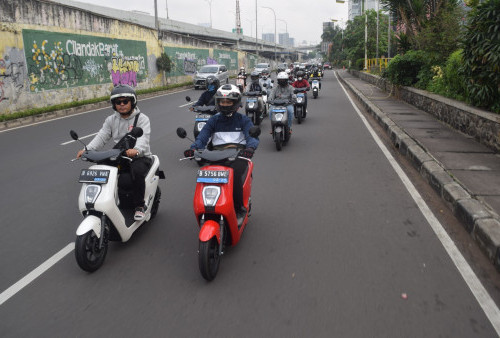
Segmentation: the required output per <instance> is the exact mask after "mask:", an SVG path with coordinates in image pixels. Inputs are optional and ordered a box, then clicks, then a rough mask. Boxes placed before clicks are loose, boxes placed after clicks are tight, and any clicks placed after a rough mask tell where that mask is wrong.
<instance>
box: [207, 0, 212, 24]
mask: <svg viewBox="0 0 500 338" xmlns="http://www.w3.org/2000/svg"><path fill="white" fill-rule="evenodd" d="M205 1H206V2H208V6H209V7H210V28H212V1H213V0H205Z"/></svg>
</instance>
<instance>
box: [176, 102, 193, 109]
mask: <svg viewBox="0 0 500 338" xmlns="http://www.w3.org/2000/svg"><path fill="white" fill-rule="evenodd" d="M190 104H193V103H192V102H188V103H186V104H183V105H182V106H179V108H182V107H185V106H189V105H190Z"/></svg>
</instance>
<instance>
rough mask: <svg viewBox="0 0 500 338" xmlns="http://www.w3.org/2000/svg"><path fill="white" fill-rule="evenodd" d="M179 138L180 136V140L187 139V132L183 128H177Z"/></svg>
mask: <svg viewBox="0 0 500 338" xmlns="http://www.w3.org/2000/svg"><path fill="white" fill-rule="evenodd" d="M177 136H179V137H180V138H186V136H187V132H186V130H185V129H184V128H182V127H179V128H177Z"/></svg>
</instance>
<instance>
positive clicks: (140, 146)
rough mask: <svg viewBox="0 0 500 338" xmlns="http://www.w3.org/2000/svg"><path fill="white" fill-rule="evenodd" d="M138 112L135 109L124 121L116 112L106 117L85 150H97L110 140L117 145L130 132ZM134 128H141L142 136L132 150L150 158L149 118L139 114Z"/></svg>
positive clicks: (137, 109)
mask: <svg viewBox="0 0 500 338" xmlns="http://www.w3.org/2000/svg"><path fill="white" fill-rule="evenodd" d="M139 112H140V111H139V108H137V107H136V108H135V109H134V112H133V113H132V114H130V116H129V117H127V118H126V119H124V118H122V117H121V115H120V113H118V112H115V113H114V114H113V115H110V116H108V117H107V118H106V120H105V121H104V124H103V125H102V128H101V130H99V132H98V133H97V135H96V136H95V137H94V139H93V140H92V142H90V143H89V144H88V145H87V149H89V150H99V149H101V148H102V147H104V145H105V144H106V143H107V142H108V141H109V140H111V139H113V142H114V144H116V143H118V141H120V139H121V138H122V137H123V136H125V134H126V133H128V132H129V131H130V130H132V127H133V125H134V120H135V116H136V115H137V114H139ZM136 127H140V128H142V131H143V132H144V134H143V135H142V136H141V137H139V138H138V139H137V142H136V144H135V147H134V149H136V150H138V151H139V156H150V155H151V150H150V148H149V135H150V134H151V126H150V123H149V118H148V117H147V116H146V115H144V114H143V113H141V114H140V115H139V118H138V119H137V125H136Z"/></svg>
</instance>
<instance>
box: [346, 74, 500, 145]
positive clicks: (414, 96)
mask: <svg viewBox="0 0 500 338" xmlns="http://www.w3.org/2000/svg"><path fill="white" fill-rule="evenodd" d="M350 72H351V73H352V74H354V75H355V76H357V77H359V78H360V79H362V80H364V81H367V82H370V83H372V84H373V85H375V86H377V87H378V88H380V89H382V90H384V91H386V92H388V93H392V94H393V95H395V96H396V97H397V98H398V99H401V100H403V101H406V102H408V103H409V104H411V105H413V106H415V107H417V108H418V109H421V110H423V111H425V112H427V113H429V114H431V115H433V116H434V117H436V118H437V119H438V120H441V121H443V122H445V123H446V124H448V125H450V126H451V127H453V128H454V129H456V130H459V131H461V132H463V133H464V134H467V135H469V136H472V137H474V138H475V139H476V140H477V141H478V142H479V143H481V144H484V145H485V146H487V147H489V148H490V149H492V150H494V151H495V152H500V116H499V115H498V114H494V113H491V112H488V111H486V110H482V109H479V108H475V107H472V106H470V105H467V104H465V103H463V102H460V101H456V100H452V99H448V98H446V97H443V96H440V95H436V94H432V93H429V92H427V91H425V90H419V89H415V88H411V87H400V86H393V85H392V84H391V83H390V82H389V81H387V80H386V79H383V78H381V77H379V76H376V75H372V74H368V73H364V72H360V71H356V70H350Z"/></svg>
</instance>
